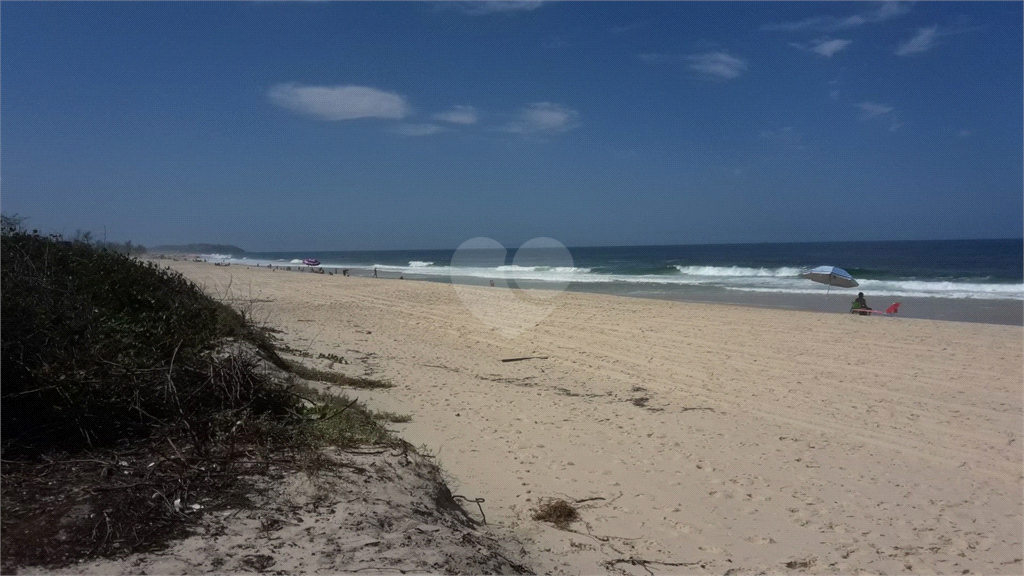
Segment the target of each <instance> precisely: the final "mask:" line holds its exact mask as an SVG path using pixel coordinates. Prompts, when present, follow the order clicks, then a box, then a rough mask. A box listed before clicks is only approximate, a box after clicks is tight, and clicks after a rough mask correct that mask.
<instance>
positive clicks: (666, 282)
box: [202, 254, 1024, 300]
mask: <svg viewBox="0 0 1024 576" xmlns="http://www.w3.org/2000/svg"><path fill="white" fill-rule="evenodd" d="M202 258H205V259H207V260H208V261H211V262H214V261H217V262H229V263H232V264H239V265H244V266H256V265H257V264H259V265H261V266H268V265H272V266H274V267H280V266H303V264H302V260H301V259H297V258H296V259H291V260H285V259H281V260H269V259H258V258H253V259H250V258H236V257H232V256H230V255H225V254H204V255H202ZM321 266H322V267H324V268H328V269H331V268H338V269H340V268H349V269H351V270H353V271H358V272H357V273H362V274H370V273H372V272H373V269H374V268H377V269H378V270H379V272H380V273H382V274H385V275H388V276H395V275H403V276H405V277H406V278H414V277H417V276H419V277H433V278H440V277H453V278H478V279H484V280H497V279H506V280H523V281H530V282H542V283H551V284H552V285H555V284H560V283H573V284H604V285H607V284H620V285H622V286H623V287H624V288H625V287H627V286H632V287H635V289H631V290H630V293H641V294H642V293H644V292H648V291H656V290H669V291H671V290H673V289H675V290H685V289H686V288H687V287H701V288H720V289H726V290H740V291H749V292H771V293H777V294H821V293H823V292H825V291H826V287H825V286H824V285H823V284H818V283H815V282H812V281H810V280H806V279H803V278H800V277H799V274H800V272H801V269H800V268H791V267H779V268H746V267H740V266H679V265H677V266H673V267H670V268H668V269H666V271H667V272H668V273H665V274H603V273H596V272H593V270H592V269H590V268H585V267H574V266H520V265H516V264H510V265H501V266H496V267H469V266H467V267H452V266H448V265H441V266H438V265H437V264H436V263H434V262H426V261H418V260H414V261H410V262H409V263H408V265H404V266H403V265H393V264H347V263H343V262H330V261H325V262H323V263H322V264H321ZM858 282H860V286H859V287H858V288H856V289H841V288H832V290H831V292H832V293H833V294H837V293H838V294H856V292H857V291H864V292H865V293H866V294H867V295H869V297H883V298H890V297H893V298H974V299H979V300H1024V284H1019V283H1018V284H994V283H982V282H951V281H926V280H870V279H860V278H858ZM673 287H674V288H673Z"/></svg>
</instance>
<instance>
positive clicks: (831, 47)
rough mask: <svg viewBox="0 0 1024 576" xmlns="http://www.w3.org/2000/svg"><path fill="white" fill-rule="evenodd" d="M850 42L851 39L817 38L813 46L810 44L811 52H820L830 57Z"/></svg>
mask: <svg viewBox="0 0 1024 576" xmlns="http://www.w3.org/2000/svg"><path fill="white" fill-rule="evenodd" d="M851 43H852V40H839V39H835V40H824V39H822V40H817V41H816V44H815V45H814V46H811V52H815V53H818V54H821V55H822V56H824V57H826V58H831V57H832V55H833V54H835V53H836V52H839V51H840V50H842V49H843V48H846V47H847V46H849V45H850V44H851Z"/></svg>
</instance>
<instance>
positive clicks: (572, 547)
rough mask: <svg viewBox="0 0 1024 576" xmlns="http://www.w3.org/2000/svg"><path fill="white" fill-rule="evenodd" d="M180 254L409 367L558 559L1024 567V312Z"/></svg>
mask: <svg viewBox="0 0 1024 576" xmlns="http://www.w3.org/2000/svg"><path fill="white" fill-rule="evenodd" d="M160 262H161V264H167V265H171V266H173V267H174V268H175V269H177V270H179V271H181V272H182V273H183V274H185V275H186V276H187V277H189V278H191V279H193V280H194V281H196V282H198V283H200V284H201V285H205V286H206V287H207V288H208V290H209V291H210V292H211V293H212V294H220V295H222V296H223V295H231V296H234V297H240V298H245V299H249V300H253V301H255V302H256V304H255V306H256V313H257V316H261V317H263V318H264V319H265V321H266V322H267V323H268V324H270V325H272V326H274V327H276V328H279V329H281V330H282V331H283V332H284V333H283V334H282V337H283V338H284V339H285V341H286V342H287V343H288V344H289V345H290V346H292V347H294V348H297V349H302V350H308V351H309V352H310V353H311V354H312V355H313V357H314V358H315V357H316V356H317V354H325V355H326V354H334V355H337V356H340V357H342V358H344V359H345V360H346V361H347V362H348V363H347V364H334V365H333V369H335V370H340V371H343V372H345V373H346V374H350V375H356V376H362V375H370V376H373V377H374V378H381V379H386V380H390V381H392V382H393V383H394V384H395V385H396V386H395V388H392V389H389V390H384V391H363V390H360V391H348V392H349V393H350V394H353V395H355V396H358V397H359V398H361V399H363V400H365V401H366V402H367V404H368V405H369V406H370V407H371V408H374V409H378V410H390V411H394V412H398V413H403V414H410V415H411V416H412V421H411V422H410V423H407V424H396V425H394V426H395V429H396V430H398V432H399V433H400V435H401V436H402V437H403V438H405V439H406V440H408V441H409V442H411V443H413V444H414V445H416V446H418V447H422V448H423V451H424V452H426V453H428V454H433V455H434V457H435V459H436V461H437V462H438V463H439V464H440V465H441V466H442V468H443V469H444V470H445V471H446V472H447V474H448V475H449V477H448V482H449V484H450V486H451V488H452V491H453V492H455V493H458V494H460V495H464V496H466V497H468V498H471V499H472V498H483V499H484V500H485V501H484V502H483V503H482V507H483V511H484V513H485V514H486V520H487V523H488V526H489V527H491V528H492V529H494V530H496V531H498V532H501V533H505V534H508V535H513V536H515V537H516V538H518V539H520V540H521V541H522V542H523V543H524V545H525V547H526V550H527V552H528V553H529V558H530V563H531V564H530V565H531V567H532V568H534V569H535V570H537V571H538V572H542V573H557V574H604V573H625V574H638V575H639V574H648V573H655V574H726V573H760V572H769V573H777V572H800V573H829V574H832V573H839V574H856V573H887V574H892V573H906V574H933V573H934V574H953V573H956V574H961V573H976V574H977V573H980V574H1020V573H1022V572H1024V565H1022V557H1024V554H1022V542H1024V538H1022V531H1024V529H1022V523H1024V509H1022V507H1024V496H1022V495H1024V492H1022V490H1024V474H1022V447H1021V442H1022V440H1021V438H1020V436H1021V434H1022V424H1024V419H1022V391H1024V368H1022V366H1024V357H1022V350H1024V331H1022V328H1021V327H1020V326H1008V325H995V324H982V323H960V322H944V321H935V320H922V319H915V318H886V317H871V318H862V317H858V316H851V315H849V314H839V313H818V312H793V311H787V310H777V309H775V310H773V309H762V308H754V307H749V306H730V305H725V304H698V303H689V302H668V301H659V300H645V299H632V298H624V297H615V296H604V295H598V294H581V293H571V292H559V293H549V294H546V295H543V296H539V295H537V294H535V293H527V294H525V295H523V294H515V293H513V292H511V291H509V290H504V289H500V288H489V287H486V286H474V287H469V286H452V285H447V284H440V283H431V282H412V281H400V280H391V279H368V278H355V277H342V276H335V275H327V274H323V275H321V274H309V273H297V272H286V271H273V272H271V271H269V270H267V269H265V268H246V267H244V266H225V267H219V266H213V265H212V264H203V263H191V262H170V261H160ZM512 359H519V360H513V361H506V362H503V360H512ZM321 362H322V361H321ZM544 498H563V499H565V500H567V501H569V502H573V503H576V507H577V509H578V510H579V512H580V516H581V520H580V521H578V522H575V523H573V524H572V525H571V527H570V529H569V530H559V529H557V528H555V527H553V526H551V525H549V524H545V523H541V522H537V521H534V520H533V519H532V518H531V515H532V511H533V510H534V509H535V507H536V506H537V504H538V502H540V501H541V499H544ZM467 510H468V511H469V512H471V513H474V514H475V513H477V510H476V507H475V505H469V507H468V508H467Z"/></svg>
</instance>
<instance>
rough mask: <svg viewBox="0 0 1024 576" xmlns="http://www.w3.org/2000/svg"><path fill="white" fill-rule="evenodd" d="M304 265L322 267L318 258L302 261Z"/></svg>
mask: <svg viewBox="0 0 1024 576" xmlns="http://www.w3.org/2000/svg"><path fill="white" fill-rule="evenodd" d="M302 263H303V264H305V265H306V266H319V265H320V261H319V260H317V259H316V258H306V259H305V260H303V261H302Z"/></svg>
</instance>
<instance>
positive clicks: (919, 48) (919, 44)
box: [896, 26, 939, 56]
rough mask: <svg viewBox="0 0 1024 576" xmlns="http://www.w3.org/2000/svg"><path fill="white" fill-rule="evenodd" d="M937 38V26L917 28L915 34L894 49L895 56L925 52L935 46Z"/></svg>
mask: <svg viewBox="0 0 1024 576" xmlns="http://www.w3.org/2000/svg"><path fill="white" fill-rule="evenodd" d="M938 38H939V27H938V26H932V27H931V28H918V29H917V35H916V36H914V37H913V38H911V39H910V40H907V41H906V42H904V43H902V44H900V45H899V47H898V48H897V49H896V55H897V56H909V55H911V54H920V53H921V52H927V51H928V50H931V49H932V48H934V47H935V41H936V40H938Z"/></svg>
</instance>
